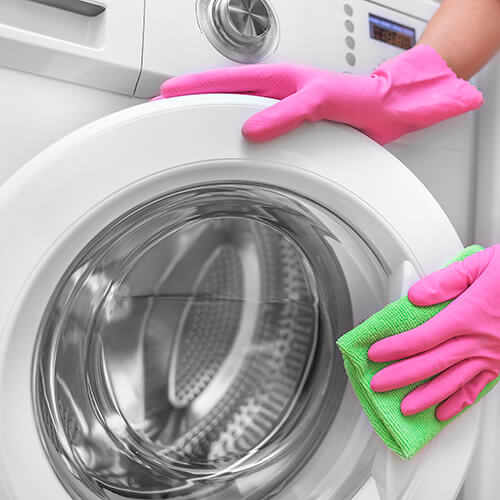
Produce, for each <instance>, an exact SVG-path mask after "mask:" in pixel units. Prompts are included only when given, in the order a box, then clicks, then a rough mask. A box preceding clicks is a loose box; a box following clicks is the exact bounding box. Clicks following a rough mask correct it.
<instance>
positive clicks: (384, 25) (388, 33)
mask: <svg viewBox="0 0 500 500" xmlns="http://www.w3.org/2000/svg"><path fill="white" fill-rule="evenodd" d="M369 19H370V38H373V39H374V40H379V41H381V42H384V43H388V44H389V45H394V46H395V47H399V48H400V49H405V50H406V49H411V48H412V47H413V46H414V45H415V41H416V40H415V30H414V29H413V28H410V27H409V26H403V25H402V24H399V23H395V22H393V21H389V19H384V18H383V17H378V16H374V15H373V14H369Z"/></svg>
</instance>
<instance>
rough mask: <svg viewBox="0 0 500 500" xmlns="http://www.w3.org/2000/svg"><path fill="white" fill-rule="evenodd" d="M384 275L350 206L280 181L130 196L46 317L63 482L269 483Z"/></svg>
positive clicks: (328, 396) (103, 493)
mask: <svg viewBox="0 0 500 500" xmlns="http://www.w3.org/2000/svg"><path fill="white" fill-rule="evenodd" d="M384 283H385V274H384V271H383V268H382V265H381V264H380V262H379V261H378V260H377V258H376V256H375V254H373V253H372V252H371V250H370V249H369V248H368V246H367V245H366V244H365V243H364V242H363V241H362V240H361V238H360V237H359V236H358V235H357V234H356V232H355V231H353V230H352V229H351V228H349V227H348V226H347V225H346V224H345V223H344V222H343V221H342V219H340V218H339V217H337V216H336V215H334V214H333V213H331V212H329V211H327V210H325V209H324V208H322V207H319V206H317V205H315V204H314V203H313V202H311V201H309V200H306V199H303V198H300V197H298V196H296V195H293V194H291V193H289V192H285V191H282V190H280V189H277V188H271V187H266V186H255V185H252V186H250V185H244V184H231V185H229V184H223V185H207V186H201V187H196V188H191V189H186V190H184V191H182V192H177V193H173V194H169V195H166V196H163V197H161V198H159V199H156V200H153V201H149V202H147V203H144V204H143V205H141V206H139V207H136V208H135V209H134V210H132V211H131V212H129V213H127V214H125V215H124V216H123V217H121V218H120V219H119V220H116V221H115V222H114V223H113V224H111V225H110V226H108V227H107V228H105V229H104V230H103V231H102V232H101V233H100V234H98V235H97V236H96V237H95V238H94V240H93V241H92V242H90V243H89V245H88V246H87V247H86V248H84V249H83V250H82V252H81V253H80V255H78V256H77V257H76V258H75V260H74V262H73V264H72V266H71V267H70V268H69V269H68V270H67V272H66V274H65V275H64V276H63V277H62V278H61V280H60V282H59V285H58V287H57V289H56V290H55V292H54V294H53V296H52V299H51V301H50V304H49V306H48V307H47V309H46V313H45V317H44V321H43V323H42V325H41V328H40V332H39V342H38V348H37V352H36V356H35V362H34V370H35V376H34V395H35V406H36V412H37V416H38V420H39V430H40V435H41V439H42V440H43V443H44V446H45V448H46V451H47V455H48V457H49V459H50V461H51V463H52V465H53V467H54V469H55V471H56V473H57V474H58V476H59V478H60V480H61V481H62V483H63V484H64V485H65V487H66V488H67V489H68V491H69V492H70V494H71V495H72V496H73V497H75V498H86V499H87V498H90V499H94V498H109V499H120V498H134V499H135V498H136V499H139V498H141V499H147V498H151V499H153V498H154V499H157V498H183V499H188V498H189V499H191V498H192V499H202V498H203V499H205V498H217V499H223V498H231V499H238V498H264V497H266V498H267V497H271V496H274V495H275V494H278V492H279V490H280V489H281V488H282V487H283V485H284V484H286V482H287V480H289V479H290V478H292V477H295V476H296V474H298V473H300V470H301V468H302V466H303V464H304V463H305V462H307V460H308V457H310V456H311V454H313V453H314V450H315V449H316V447H317V446H318V444H319V443H321V440H322V438H323V436H324V435H325V433H326V432H327V431H328V429H330V427H331V425H332V423H333V422H334V420H335V416H336V412H337V410H338V407H339V404H340V401H341V399H342V395H343V394H344V389H345V384H346V378H345V374H344V371H343V365H342V360H341V357H340V354H339V352H338V350H337V349H336V347H335V340H336V339H337V338H338V336H340V335H341V334H342V333H344V332H345V331H347V330H349V329H350V328H352V327H353V325H354V323H356V322H358V321H359V319H360V318H361V319H362V318H363V316H366V315H367V314H369V313H371V312H373V311H374V310H376V309H377V308H378V307H379V306H380V305H381V300H382V301H383V297H384V293H383V292H384ZM381 297H382V298H381ZM338 446H339V447H340V446H342V442H341V440H339V443H338ZM337 452H340V450H335V449H332V453H337ZM253 476H255V477H256V478H257V477H258V478H259V480H258V481H256V482H255V484H253V485H252V487H251V493H248V491H245V490H244V488H243V487H240V486H239V485H238V481H239V480H240V479H242V478H245V479H248V478H252V477H253ZM262 478H264V480H262ZM250 483H252V481H251V480H250ZM255 495H257V496H255Z"/></svg>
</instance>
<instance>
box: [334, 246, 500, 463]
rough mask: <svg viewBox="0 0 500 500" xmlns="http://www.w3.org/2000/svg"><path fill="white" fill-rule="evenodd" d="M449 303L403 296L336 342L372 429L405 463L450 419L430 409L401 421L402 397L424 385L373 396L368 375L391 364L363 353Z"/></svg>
mask: <svg viewBox="0 0 500 500" xmlns="http://www.w3.org/2000/svg"><path fill="white" fill-rule="evenodd" d="M482 249H483V248H482V247H480V246H479V245H473V246H470V247H468V248H466V249H464V250H463V251H462V252H461V253H460V254H459V255H458V256H457V257H456V258H455V259H453V261H452V262H455V261H460V260H463V259H465V258H466V257H468V256H469V255H471V254H473V253H476V252H478V251H480V250H482ZM450 264H451V262H450ZM450 302H451V301H447V302H443V303H441V304H437V305H433V306H427V307H418V306H415V305H413V304H412V303H411V302H410V301H409V300H408V297H406V296H404V297H402V298H401V299H399V300H396V301H395V302H392V303H391V304H388V305H386V306H385V307H384V308H383V309H382V310H380V311H379V312H377V313H375V314H374V315H372V316H370V317H369V318H368V319H367V320H366V321H364V322H363V323H361V324H360V325H358V326H357V327H356V328H354V329H353V330H351V331H350V332H347V333H346V334H344V335H343V336H342V337H340V338H339V339H338V341H337V345H338V346H339V349H340V351H341V353H342V356H343V358H344V364H345V369H346V371H347V375H348V376H349V379H350V381H351V384H352V386H353V388H354V390H355V392H356V395H357V396H358V399H359V401H360V403H361V406H362V407H363V409H364V411H365V413H366V415H367V416H368V419H369V420H370V422H371V424H372V426H373V428H374V429H375V431H376V432H377V434H378V435H379V436H380V439H382V441H383V442H384V443H385V444H386V445H387V446H388V447H389V448H390V449H391V450H393V451H394V452H395V453H397V454H398V455H400V456H401V457H403V458H405V459H410V458H411V457H412V456H413V455H415V453H416V452H417V451H418V450H420V448H422V447H423V446H424V445H425V444H426V443H427V442H429V441H430V440H431V439H432V438H433V437H434V436H435V435H436V434H437V433H438V432H439V431H440V430H441V429H443V428H444V427H445V426H446V425H447V424H448V423H449V422H450V421H451V420H453V419H450V420H448V421H445V422H440V421H439V420H438V419H437V418H436V417H435V415H434V411H435V406H433V407H431V408H429V409H427V410H424V411H422V412H420V413H417V414H416V415H412V416H409V417H405V416H404V415H403V414H402V413H401V409H400V405H401V401H402V400H403V398H404V397H405V396H406V395H407V394H408V393H410V392H411V391H412V390H413V389H415V387H417V386H419V385H420V384H422V383H423V382H425V381H422V382H418V383H415V384H412V385H410V386H407V387H402V388H400V389H395V390H393V391H388V392H379V393H377V392H373V391H372V390H371V388H370V381H371V379H372V377H373V375H375V373H377V372H378V371H379V370H381V369H382V368H384V367H386V366H388V365H390V364H391V362H388V363H374V362H373V361H370V360H369V359H368V349H369V348H370V346H371V345H372V344H373V343H375V342H376V341H378V340H380V339H383V338H385V337H389V336H391V335H396V334H398V333H402V332H405V331H407V330H411V329H412V328H415V327H417V326H419V325H421V324H422V323H424V322H425V321H427V320H428V319H430V318H431V317H432V316H434V315H435V314H437V313H438V312H439V311H441V310H442V309H444V308H445V307H446V306H447V305H448V304H449V303H450ZM427 380H430V379H427ZM497 382H498V378H497V379H495V380H493V381H492V382H490V383H489V384H488V385H487V386H486V387H485V388H484V389H483V391H482V392H481V394H480V395H479V396H478V398H477V400H476V402H477V401H479V400H480V399H481V398H482V397H483V396H484V395H485V394H487V393H488V392H489V391H490V390H491V389H492V388H493V387H494V386H495V384H496V383H497ZM436 406H437V405H436ZM463 411H466V409H464V410H463ZM455 418H456V417H455Z"/></svg>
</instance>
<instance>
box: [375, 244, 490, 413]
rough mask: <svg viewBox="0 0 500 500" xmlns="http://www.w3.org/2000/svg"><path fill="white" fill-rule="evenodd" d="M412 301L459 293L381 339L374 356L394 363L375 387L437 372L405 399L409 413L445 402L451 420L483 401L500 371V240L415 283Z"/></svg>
mask: <svg viewBox="0 0 500 500" xmlns="http://www.w3.org/2000/svg"><path fill="white" fill-rule="evenodd" d="M408 298H409V300H410V301H411V302H412V303H413V304H415V305H417V306H429V305H432V304H437V303H440V302H444V301H446V300H449V299H455V300H454V301H453V302H451V303H450V304H449V305H448V306H446V307H445V308H444V309H443V310H442V311H441V312H439V313H438V314H436V316H434V317H432V318H431V319H430V320H428V321H427V322H426V323H424V324H422V325H420V326H419V327H417V328H415V329H413V330H410V331H408V332H404V333H401V334H399V335H394V336H393V337H388V338H386V339H383V340H379V341H378V342H376V343H375V344H373V345H372V346H371V347H370V349H369V351H368V357H369V358H370V359H371V360H372V361H376V362H380V361H394V360H403V361H398V362H397V363H393V364H391V365H389V366H388V367H386V368H384V369H383V370H380V371H379V372H378V373H376V374H375V375H374V376H373V378H372V381H371V388H372V389H373V390H374V391H389V390H392V389H396V388H398V387H403V386H407V385H410V384H412V383H414V382H418V381H421V380H424V379H426V378H428V377H432V376H433V375H437V376H436V377H435V378H433V379H432V380H430V381H427V382H425V383H424V384H422V385H420V386H419V387H417V388H416V389H414V390H413V391H412V392H410V394H408V395H407V396H406V397H405V398H404V399H403V401H402V402H401V411H402V413H403V414H404V415H413V414H415V413H418V412H420V411H422V410H424V409H426V408H429V407H431V406H433V405H435V404H437V403H441V404H440V405H439V406H438V407H437V409H436V417H437V418H438V420H448V419H449V418H451V417H453V416H455V415H456V414H457V413H459V412H460V411H461V410H462V409H463V408H465V407H466V406H468V405H471V404H472V403H474V401H475V400H476V398H477V396H478V395H479V393H480V392H481V391H482V390H483V388H484V387H485V385H486V384H487V383H489V382H491V381H492V380H494V379H495V378H496V377H497V376H498V374H499V373H500V245H495V246H493V247H490V248H487V249H485V250H482V251H480V252H478V253H476V254H473V255H471V256H469V257H467V258H466V259H464V260H463V261H462V262H456V263H454V264H451V265H450V266H448V267H446V268H444V269H441V270H440V271H436V272H434V273H432V274H429V275H428V276H426V277H424V278H423V279H421V280H420V281H419V282H417V283H416V284H415V285H413V286H412V287H411V288H410V290H409V292H408Z"/></svg>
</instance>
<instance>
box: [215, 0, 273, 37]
mask: <svg viewBox="0 0 500 500" xmlns="http://www.w3.org/2000/svg"><path fill="white" fill-rule="evenodd" d="M223 8H224V15H225V17H226V19H227V21H228V22H227V26H226V27H227V28H228V31H229V30H234V32H235V33H237V34H238V35H240V36H243V37H247V38H259V37H261V36H263V35H265V34H266V33H267V31H268V30H269V26H270V21H269V11H268V10H267V7H266V5H265V3H264V2H262V1H261V0H227V1H226V2H224V7H223Z"/></svg>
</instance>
